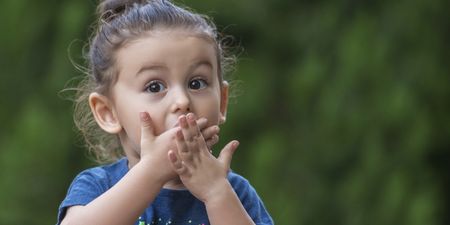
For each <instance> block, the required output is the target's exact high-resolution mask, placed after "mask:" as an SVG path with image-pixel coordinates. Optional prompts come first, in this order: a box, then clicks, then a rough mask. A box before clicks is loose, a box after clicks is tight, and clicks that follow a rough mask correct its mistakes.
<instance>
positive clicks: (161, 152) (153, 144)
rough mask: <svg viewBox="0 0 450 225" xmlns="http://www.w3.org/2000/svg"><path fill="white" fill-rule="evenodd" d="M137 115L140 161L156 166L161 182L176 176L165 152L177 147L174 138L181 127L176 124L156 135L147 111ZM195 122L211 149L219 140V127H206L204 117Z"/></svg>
mask: <svg viewBox="0 0 450 225" xmlns="http://www.w3.org/2000/svg"><path fill="white" fill-rule="evenodd" d="M139 116H140V120H141V143H140V145H141V146H140V147H141V152H140V158H141V161H148V163H149V165H153V166H152V168H157V169H158V171H160V172H161V179H162V182H167V181H169V180H171V179H174V178H176V177H177V176H178V175H177V173H175V171H174V170H173V168H172V167H171V165H170V162H169V161H168V159H167V153H168V151H169V149H173V150H175V149H177V145H176V140H175V138H176V133H177V131H178V130H180V129H181V128H180V127H179V126H177V127H174V128H171V129H169V130H167V131H165V132H163V133H162V134H160V135H158V136H156V135H155V133H154V130H153V121H152V119H151V117H150V115H149V113H148V112H141V113H140V115H139ZM197 123H198V127H199V129H200V131H201V134H202V136H203V138H204V139H205V141H206V145H207V146H208V149H210V151H211V148H212V146H213V145H215V144H217V142H218V141H219V127H218V126H217V125H214V126H209V127H207V123H208V121H207V119H206V118H200V119H198V120H197Z"/></svg>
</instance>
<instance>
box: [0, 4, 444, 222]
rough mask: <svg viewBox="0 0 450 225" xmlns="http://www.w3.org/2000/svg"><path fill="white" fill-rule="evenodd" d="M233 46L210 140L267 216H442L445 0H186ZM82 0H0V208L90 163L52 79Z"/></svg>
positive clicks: (23, 203) (85, 26) (12, 212)
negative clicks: (220, 122) (232, 66)
mask: <svg viewBox="0 0 450 225" xmlns="http://www.w3.org/2000/svg"><path fill="white" fill-rule="evenodd" d="M184 4H186V5H188V6H190V7H192V8H194V9H196V10H197V11H198V12H201V13H206V14H208V15H210V16H212V17H213V18H214V19H215V21H216V22H217V24H218V26H219V28H220V29H221V30H223V31H224V32H225V33H227V34H231V35H233V36H235V37H236V41H237V42H238V43H240V45H241V46H242V47H243V48H244V51H243V53H242V54H241V55H240V61H239V65H238V68H237V72H236V73H235V74H234V79H235V80H238V81H239V82H237V83H238V84H239V85H238V87H237V93H239V95H238V97H237V98H235V99H233V104H232V105H231V106H230V111H229V116H228V122H227V124H225V125H224V127H223V128H222V137H221V139H222V143H221V144H220V145H223V144H224V143H225V141H227V140H230V139H231V138H237V139H239V140H240V141H241V146H240V148H239V149H238V151H237V153H236V154H235V157H234V161H233V169H234V170H235V171H237V172H239V173H241V174H243V175H244V176H245V177H247V178H248V179H249V180H250V182H251V183H252V184H253V185H254V186H255V187H256V189H257V190H258V192H259V194H260V195H261V197H262V199H263V200H264V202H265V204H266V207H267V208H268V210H269V211H270V213H271V214H272V216H273V218H274V220H275V221H276V224H284V225H294V224H295V225H301V224H316V225H319V224H334V225H339V224H342V225H361V224H367V225H371V224H374V225H375V224H383V225H384V224H386V225H389V224H392V225H398V224H408V225H416V224H417V225H424V224H427V225H437V224H450V217H449V216H448V212H449V210H450V195H449V192H448V190H450V184H449V180H450V179H449V177H450V176H449V171H450V168H449V167H450V166H449V165H450V160H449V157H450V152H449V150H450V76H449V75H450V67H449V62H450V61H449V59H450V48H449V41H450V13H449V9H450V2H449V1H445V0H431V1H425V0H408V1H407V0H399V1H348V0H347V1H323V0H319V1H298V0H266V1H256V0H246V1H241V0H228V1H219V0H209V1H201V0H185V1H184ZM94 8H95V1H94V0H64V1H62V0H41V1H25V0H9V1H8V0H5V1H1V2H0V25H1V27H0V28H1V29H0V30H1V35H0V66H1V76H0V91H1V94H0V107H1V110H0V124H1V129H0V201H1V203H0V204H1V206H0V224H54V223H55V222H56V213H57V207H58V205H59V203H60V201H61V200H62V199H63V197H64V195H65V192H66V190H67V188H68V186H69V184H70V182H71V180H72V179H73V178H74V176H75V175H76V174H77V173H78V172H80V171H81V170H82V169H85V168H87V167H90V166H93V165H94V163H93V162H92V161H90V160H89V159H88V157H86V151H85V150H84V149H83V148H82V147H81V144H80V143H81V142H80V140H79V137H78V136H77V134H76V132H75V131H74V128H73V127H74V125H73V122H72V115H71V112H72V111H71V110H72V108H71V102H69V101H67V100H64V99H63V98H61V97H60V96H59V94H58V93H59V91H60V90H61V89H63V88H64V86H65V84H66V83H67V82H68V81H69V80H70V79H72V78H73V77H75V76H78V75H80V73H79V72H78V71H76V70H75V68H74V66H73V65H72V64H71V62H70V60H69V58H72V59H73V60H74V61H75V62H78V63H82V59H81V57H80V55H81V48H82V46H83V45H84V43H86V40H87V37H88V36H89V34H90V31H91V30H90V29H89V25H90V24H91V23H92V22H93V21H94V17H93V11H94Z"/></svg>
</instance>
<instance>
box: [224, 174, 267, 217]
mask: <svg viewBox="0 0 450 225" xmlns="http://www.w3.org/2000/svg"><path fill="white" fill-rule="evenodd" d="M228 181H229V182H230V184H231V186H232V187H233V189H234V191H235V192H236V195H237V196H238V198H239V200H240V201H241V203H242V206H244V208H245V210H246V211H247V213H248V214H249V216H250V217H251V218H252V219H253V221H254V222H255V224H258V225H260V224H261V225H262V224H264V225H273V220H272V218H271V217H270V215H269V213H268V212H267V210H266V208H265V206H264V203H263V202H262V200H261V198H260V197H259V195H258V193H257V192H256V190H255V188H253V186H252V185H251V184H250V182H249V181H248V180H247V179H246V178H244V177H243V176H241V175H239V174H237V173H234V172H229V173H228Z"/></svg>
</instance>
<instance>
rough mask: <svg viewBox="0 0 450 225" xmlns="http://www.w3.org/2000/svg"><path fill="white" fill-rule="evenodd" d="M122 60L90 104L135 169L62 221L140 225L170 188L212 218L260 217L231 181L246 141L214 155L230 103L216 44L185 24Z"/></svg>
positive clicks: (142, 41) (132, 47) (124, 53)
mask: <svg viewBox="0 0 450 225" xmlns="http://www.w3.org/2000/svg"><path fill="white" fill-rule="evenodd" d="M116 59H117V67H118V68H117V69H118V70H119V75H118V79H117V82H116V83H115V84H114V86H113V87H112V88H111V93H110V94H109V95H108V96H104V95H101V94H99V93H92V94H91V96H90V98H89V103H90V106H91V109H92V112H93V114H94V117H95V118H96V121H97V123H98V124H99V126H100V127H101V128H103V129H104V130H105V131H107V132H109V133H112V134H117V135H118V136H119V138H120V141H121V143H122V146H123V148H124V151H125V154H126V156H127V158H128V160H129V168H130V170H129V172H128V173H127V174H126V175H125V176H124V177H123V178H122V179H121V180H120V181H119V182H118V183H117V184H116V185H115V186H113V187H112V188H111V189H109V190H108V191H106V192H105V193H103V194H102V195H101V196H99V197H98V198H96V199H95V200H93V201H92V202H90V203H89V204H88V205H86V206H73V207H70V208H69V209H68V211H67V214H66V217H65V218H64V220H63V222H62V224H108V225H112V224H120V225H123V224H134V222H135V221H136V219H137V218H138V217H139V215H140V214H141V213H142V212H143V211H144V209H145V208H146V207H147V206H148V205H149V204H150V203H151V202H152V201H153V200H154V198H155V197H156V196H157V195H158V193H159V191H160V190H161V188H163V187H165V188H172V189H184V188H186V189H188V190H189V191H190V192H191V193H192V194H193V195H194V196H196V197H197V198H198V199H199V200H201V201H203V202H204V203H205V206H206V210H207V214H208V218H209V220H210V223H211V224H213V225H222V224H223V225H229V224H235V225H239V224H254V223H253V221H252V220H251V218H250V217H249V215H248V214H247V212H246V211H245V209H244V207H243V206H242V204H241V202H240V200H239V199H238V197H237V196H236V193H235V192H234V190H233V189H232V187H231V185H230V183H229V182H228V180H227V172H228V170H229V167H230V162H231V158H232V155H233V153H234V151H235V150H236V148H237V146H238V144H239V143H238V142H237V141H231V142H229V143H228V144H227V145H226V146H225V147H224V148H223V149H222V150H221V153H220V155H219V157H218V158H215V157H214V156H213V155H212V154H210V147H211V145H213V144H214V143H215V142H217V140H216V139H215V138H214V137H216V136H217V134H218V132H219V129H218V125H219V124H221V123H223V122H225V118H226V110H227V103H228V85H227V83H226V82H224V81H222V80H221V79H219V75H218V66H219V65H217V59H216V52H215V48H214V46H213V44H212V43H211V42H209V41H208V40H206V39H204V38H201V37H199V36H195V35H192V34H190V33H188V32H185V31H182V30H170V31H168V30H159V31H152V33H149V34H146V35H144V36H143V37H141V38H139V39H137V40H135V41H133V42H129V43H127V45H125V46H124V47H122V48H120V49H119V50H118V52H117V55H116ZM205 139H206V140H205Z"/></svg>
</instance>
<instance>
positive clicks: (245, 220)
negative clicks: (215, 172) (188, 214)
mask: <svg viewBox="0 0 450 225" xmlns="http://www.w3.org/2000/svg"><path fill="white" fill-rule="evenodd" d="M205 205H206V211H207V213H208V218H209V221H210V222H211V224H212V225H230V224H233V225H254V224H255V223H254V222H253V221H252V219H251V218H250V216H249V215H248V213H247V211H246V210H245V208H244V206H243V205H242V203H241V201H240V200H239V198H238V197H237V195H236V193H235V192H234V190H233V188H232V187H231V185H230V183H229V182H228V181H227V182H226V184H225V185H224V187H223V188H222V189H221V191H220V193H216V194H214V198H212V199H210V200H207V201H205Z"/></svg>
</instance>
